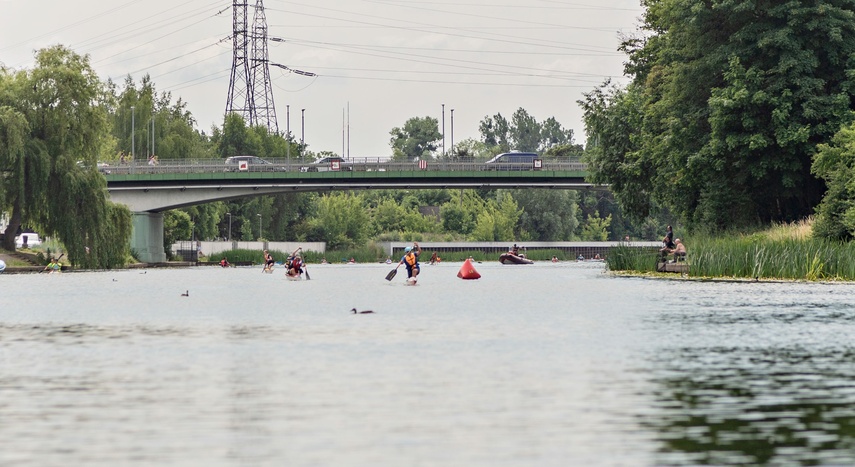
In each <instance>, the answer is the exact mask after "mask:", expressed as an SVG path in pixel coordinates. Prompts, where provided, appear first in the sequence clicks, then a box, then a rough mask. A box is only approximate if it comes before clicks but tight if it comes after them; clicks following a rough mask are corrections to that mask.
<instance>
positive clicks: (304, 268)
mask: <svg viewBox="0 0 855 467" xmlns="http://www.w3.org/2000/svg"><path fill="white" fill-rule="evenodd" d="M303 272H305V273H306V280H307V281H310V280H312V278H311V277H309V268H307V267H306V263H303Z"/></svg>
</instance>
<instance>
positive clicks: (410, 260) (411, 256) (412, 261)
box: [404, 251, 418, 267]
mask: <svg viewBox="0 0 855 467" xmlns="http://www.w3.org/2000/svg"><path fill="white" fill-rule="evenodd" d="M404 261H406V262H407V264H408V265H409V266H410V267H413V266H415V265H416V263H417V262H418V258H417V257H416V255H415V253H413V252H412V251H411V252H409V253H407V254H406V256H404Z"/></svg>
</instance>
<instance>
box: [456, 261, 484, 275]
mask: <svg viewBox="0 0 855 467" xmlns="http://www.w3.org/2000/svg"><path fill="white" fill-rule="evenodd" d="M457 277H459V278H461V279H479V278H481V274H478V271H476V270H475V266H473V265H472V260H469V259H467V260H466V261H464V262H463V266H461V267H460V271H458V272H457Z"/></svg>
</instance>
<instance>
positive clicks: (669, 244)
mask: <svg viewBox="0 0 855 467" xmlns="http://www.w3.org/2000/svg"><path fill="white" fill-rule="evenodd" d="M673 250H674V231H673V230H672V229H671V226H670V225H669V226H668V228H667V229H666V230H665V237H664V238H663V239H662V249H661V250H659V254H660V255H661V256H663V257H665V256H667V255H669V254H670V253H671V251H673Z"/></svg>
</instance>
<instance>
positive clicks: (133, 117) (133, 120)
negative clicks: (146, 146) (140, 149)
mask: <svg viewBox="0 0 855 467" xmlns="http://www.w3.org/2000/svg"><path fill="white" fill-rule="evenodd" d="M135 108H136V107H134V106H133V105H132V106H131V160H132V161H133V160H136V150H135V146H136V145H135V144H134V130H135V129H136V126H137V122H136V112H135V111H134V109H135Z"/></svg>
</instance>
